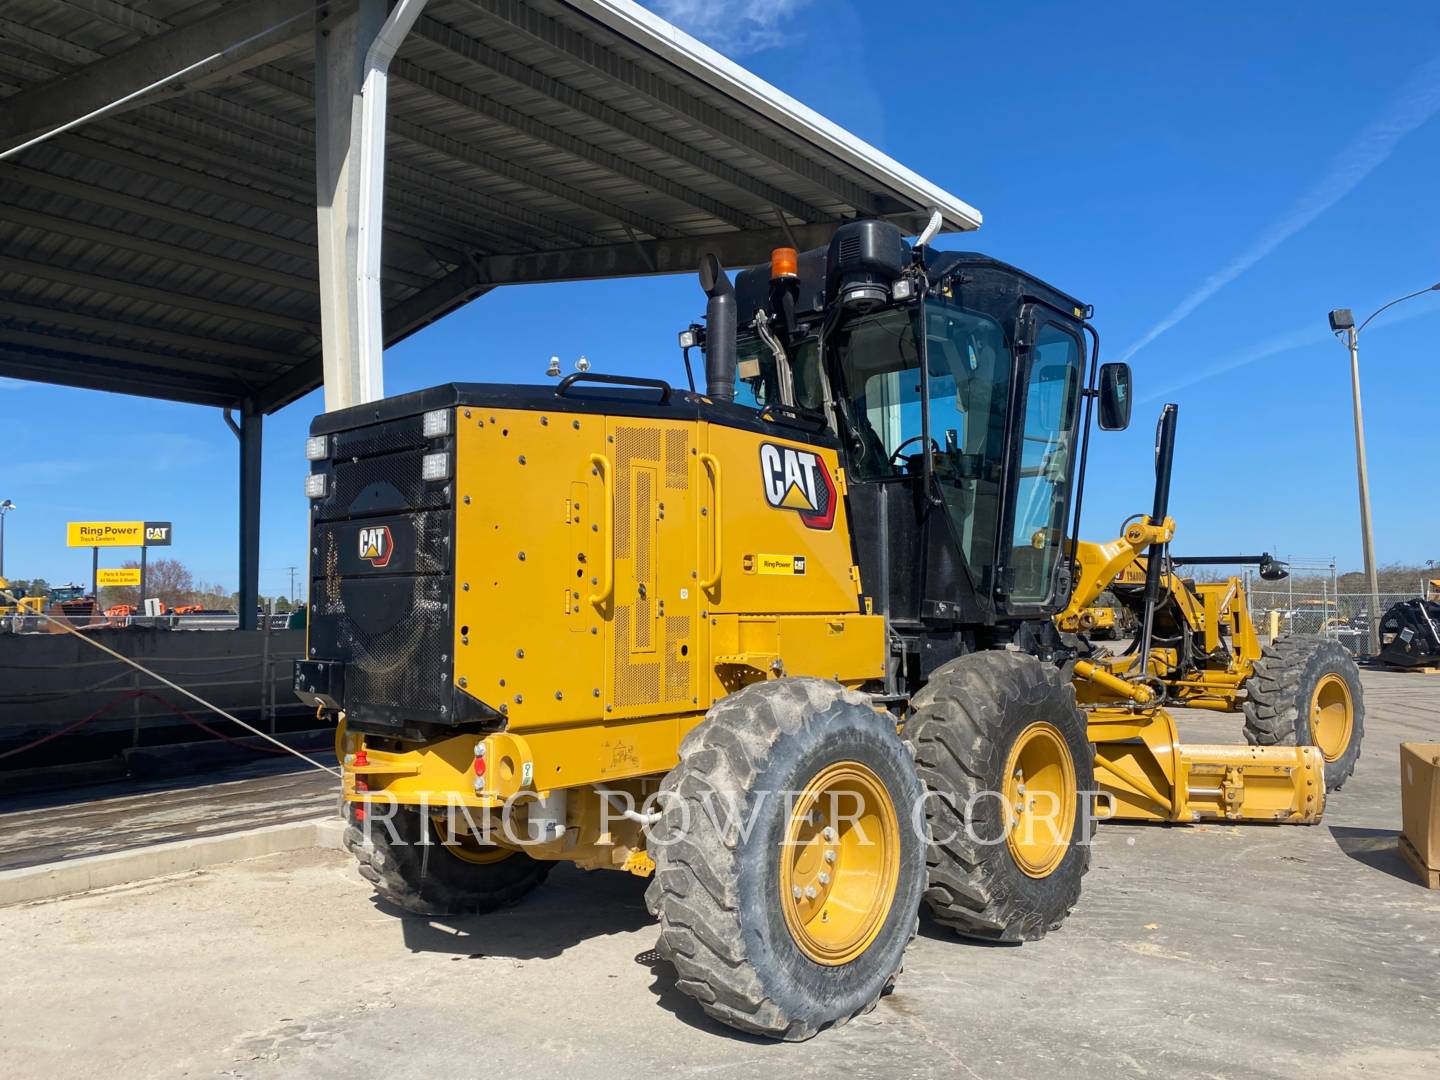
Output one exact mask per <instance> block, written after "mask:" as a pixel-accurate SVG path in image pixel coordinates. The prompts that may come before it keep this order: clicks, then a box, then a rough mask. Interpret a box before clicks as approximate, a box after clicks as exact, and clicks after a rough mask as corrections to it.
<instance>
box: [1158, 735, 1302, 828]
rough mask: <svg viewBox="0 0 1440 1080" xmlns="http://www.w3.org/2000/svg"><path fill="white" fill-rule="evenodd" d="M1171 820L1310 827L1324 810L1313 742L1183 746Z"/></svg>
mask: <svg viewBox="0 0 1440 1080" xmlns="http://www.w3.org/2000/svg"><path fill="white" fill-rule="evenodd" d="M1180 768H1181V783H1180V785H1179V788H1180V789H1181V790H1182V791H1183V792H1184V797H1183V798H1182V800H1181V805H1180V806H1179V807H1178V808H1177V813H1178V815H1179V816H1178V817H1177V819H1176V820H1179V821H1184V820H1186V819H1187V818H1188V819H1189V820H1190V821H1274V822H1280V823H1282V824H1290V825H1314V824H1315V823H1316V822H1318V821H1319V820H1320V815H1321V814H1322V813H1323V812H1324V810H1325V758H1324V755H1322V754H1321V753H1320V750H1319V749H1318V748H1317V747H1314V746H1238V745H1233V746H1231V745H1220V746H1212V745H1200V744H1196V745H1188V746H1187V745H1182V746H1181V747H1180Z"/></svg>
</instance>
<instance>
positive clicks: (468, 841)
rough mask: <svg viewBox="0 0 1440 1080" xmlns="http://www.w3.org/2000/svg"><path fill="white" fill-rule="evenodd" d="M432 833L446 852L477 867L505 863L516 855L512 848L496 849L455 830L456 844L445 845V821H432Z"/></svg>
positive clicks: (433, 819) (439, 819) (435, 819)
mask: <svg viewBox="0 0 1440 1080" xmlns="http://www.w3.org/2000/svg"><path fill="white" fill-rule="evenodd" d="M430 831H431V833H432V834H433V839H434V842H435V843H437V844H444V847H445V850H446V851H448V852H449V853H450V854H451V855H454V856H455V858H457V859H459V860H460V861H461V862H468V863H472V864H474V865H475V866H488V865H489V864H490V863H497V862H504V861H505V860H506V859H508V858H510V856H511V855H514V854H515V852H514V851H512V850H511V849H510V848H503V847H496V846H495V845H494V844H482V843H481V842H480V841H479V840H477V839H475V837H474V836H472V835H470V833H468V832H463V831H461V830H460V829H456V830H455V843H453V844H445V843H444V841H445V840H446V839H447V838H446V836H445V819H444V818H434V817H432V818H431V819H430Z"/></svg>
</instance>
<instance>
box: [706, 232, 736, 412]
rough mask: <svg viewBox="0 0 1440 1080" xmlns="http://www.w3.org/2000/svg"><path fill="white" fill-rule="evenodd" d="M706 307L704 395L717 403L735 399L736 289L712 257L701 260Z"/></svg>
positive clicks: (715, 258)
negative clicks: (706, 298)
mask: <svg viewBox="0 0 1440 1080" xmlns="http://www.w3.org/2000/svg"><path fill="white" fill-rule="evenodd" d="M700 287H701V288H702V289H704V290H705V295H706V296H708V297H709V298H710V301H709V303H707V304H706V305H705V393H706V394H707V395H708V396H709V397H711V398H714V399H715V400H716V401H734V400H735V329H736V304H735V286H733V285H731V284H730V278H729V276H728V275H727V274H726V273H725V268H724V267H722V266H721V265H720V260H719V259H718V258H717V257H716V256H715V255H713V254H706V255H703V256H701V258H700Z"/></svg>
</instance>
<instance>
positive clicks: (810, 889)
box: [805, 885, 815, 900]
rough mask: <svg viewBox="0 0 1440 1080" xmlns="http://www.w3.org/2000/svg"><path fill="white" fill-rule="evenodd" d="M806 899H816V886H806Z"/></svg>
mask: <svg viewBox="0 0 1440 1080" xmlns="http://www.w3.org/2000/svg"><path fill="white" fill-rule="evenodd" d="M805 899H806V900H814V899H815V886H814V885H806V886H805Z"/></svg>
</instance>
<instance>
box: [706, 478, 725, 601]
mask: <svg viewBox="0 0 1440 1080" xmlns="http://www.w3.org/2000/svg"><path fill="white" fill-rule="evenodd" d="M700 462H701V464H702V465H704V466H705V467H706V468H707V469H709V470H710V475H711V476H712V477H713V478H714V484H715V498H714V500H713V502H712V504H711V507H710V546H711V548H712V549H713V551H714V554H713V555H712V559H713V562H712V563H711V567H710V569H711V574H710V576H709V577H708V578H706V579H705V580H704V581H702V582H701V583H700V588H702V589H704V590H705V591H706V592H709V591H710V590H712V589H714V588H715V586H717V585H719V584H720V574H721V573H722V571H723V570H724V566H725V564H724V561H723V559H722V557H721V546H720V545H721V536H723V535H724V532H723V529H722V528H721V523H720V459H719V458H717V457H716V456H715V455H714V454H701V455H700Z"/></svg>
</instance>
